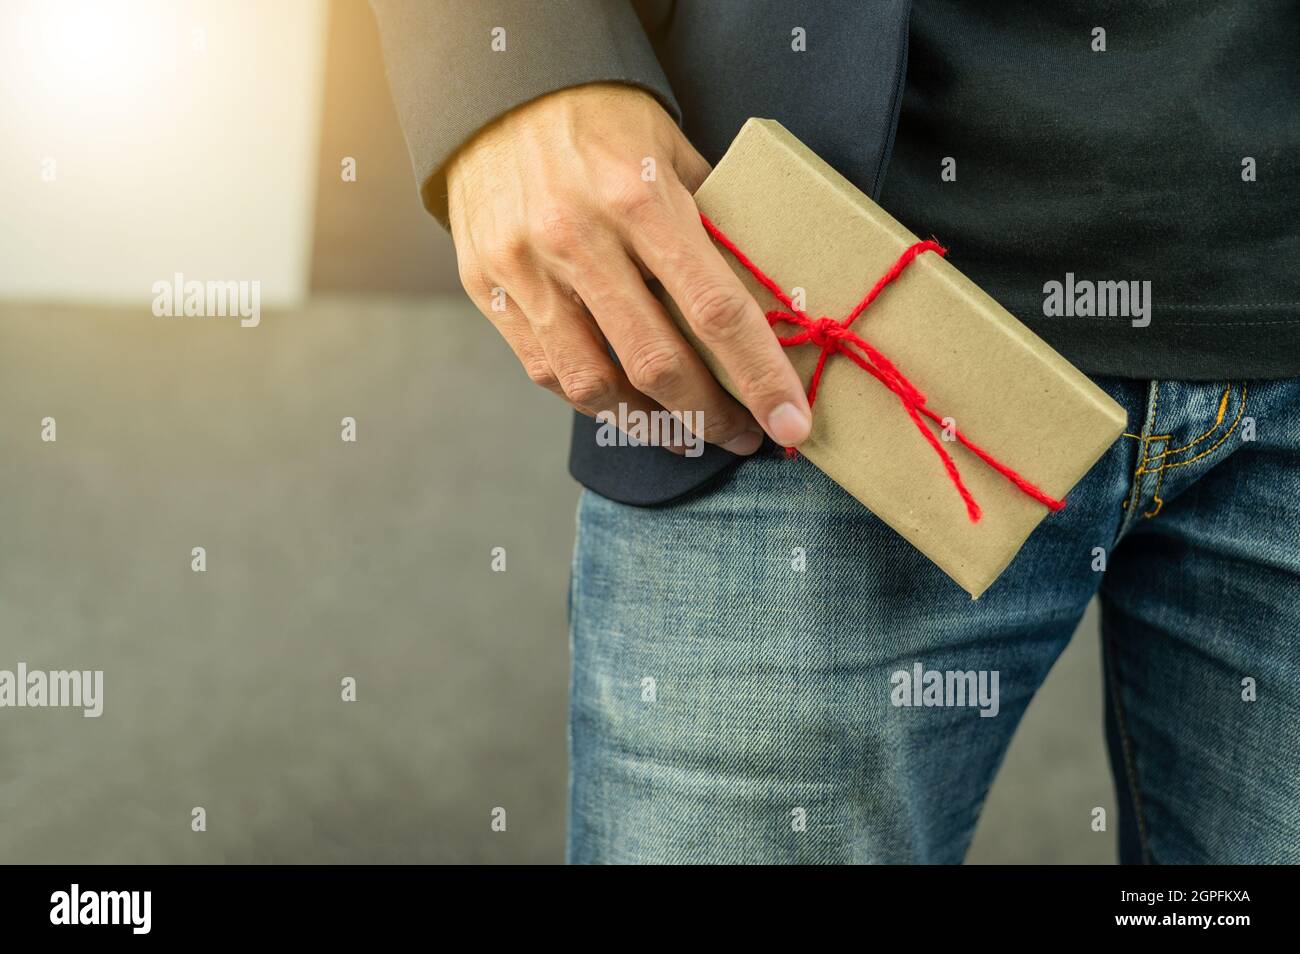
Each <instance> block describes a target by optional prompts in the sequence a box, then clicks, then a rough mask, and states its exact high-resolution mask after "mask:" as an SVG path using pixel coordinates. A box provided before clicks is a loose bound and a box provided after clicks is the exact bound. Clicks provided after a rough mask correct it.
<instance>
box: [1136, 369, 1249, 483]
mask: <svg viewBox="0 0 1300 954" xmlns="http://www.w3.org/2000/svg"><path fill="white" fill-rule="evenodd" d="M1231 394H1232V382H1231V381H1229V382H1228V386H1227V387H1226V388H1225V389H1224V391H1223V397H1222V398H1220V399H1219V413H1218V416H1217V417H1215V419H1214V426H1213V427H1211V428H1210V429H1209V430H1208V431H1206V432H1205V433H1204V434H1202V435H1201V436H1200V437H1198V438H1196V440H1194V441H1192V442H1191V443H1190V444H1184V445H1183V446H1182V447H1175V448H1173V449H1172V450H1167V451H1161V452H1160V453H1159V454H1156V456H1155V457H1152V458H1151V459H1150V460H1148V461H1147V463H1150V462H1151V461H1152V460H1159V459H1160V458H1162V457H1168V456H1169V455H1170V454H1178V453H1181V452H1182V451H1185V450H1191V449H1192V448H1193V447H1195V446H1196V445H1197V444H1199V443H1200V442H1201V441H1203V440H1205V439H1206V438H1207V437H1210V436H1211V435H1213V434H1214V432H1215V431H1217V430H1218V429H1219V425H1220V424H1222V423H1223V419H1224V417H1226V416H1227V413H1228V398H1229V397H1230V396H1231Z"/></svg>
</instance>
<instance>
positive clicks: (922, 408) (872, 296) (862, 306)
mask: <svg viewBox="0 0 1300 954" xmlns="http://www.w3.org/2000/svg"><path fill="white" fill-rule="evenodd" d="M700 221H701V222H703V223H704V227H705V229H707V230H708V233H709V234H710V235H712V236H713V238H714V239H716V240H717V241H718V243H719V244H720V245H722V247H723V248H725V249H726V250H727V251H728V252H730V253H731V254H732V255H734V256H735V257H736V261H738V262H740V264H741V265H743V266H744V268H745V270H746V271H747V272H749V274H751V275H753V276H754V278H755V279H757V280H758V282H759V284H761V285H762V286H763V287H764V288H766V289H767V290H768V291H769V292H771V293H772V296H773V297H774V298H775V299H776V300H777V301H779V302H780V303H781V304H782V305H784V306H785V308H786V310H784V311H783V310H780V309H775V310H773V311H769V312H768V313H767V322H768V324H769V325H771V326H772V330H773V331H775V330H776V325H777V324H779V323H782V322H784V323H785V324H790V325H795V326H797V327H798V328H799V329H800V330H799V331H798V332H797V333H795V334H793V335H788V336H785V337H782V336H781V335H780V334H777V336H776V340H777V341H779V342H781V345H782V347H785V348H792V347H794V346H795V345H801V344H814V345H816V346H817V347H818V348H820V349H821V354H820V355H819V356H818V358H817V367H816V368H815V369H814V370H813V375H812V379H811V380H810V381H809V383H808V406H809V407H810V408H811V407H812V406H813V402H814V401H816V400H817V388H818V386H819V385H820V384H821V379H822V372H823V371H824V370H825V369H826V359H827V358H829V357H830V356H831V355H832V354H842V355H844V356H845V357H847V358H848V359H849V360H850V361H852V362H853V363H854V364H856V365H857V366H858V367H859V368H861V369H862V370H863V371H866V372H867V373H868V374H870V375H871V376H872V377H873V378H875V379H876V380H877V381H879V382H880V383H881V384H883V385H884V386H885V387H887V388H889V390H891V391H893V392H894V394H896V395H897V396H898V400H899V402H900V403H901V404H902V405H903V410H905V411H906V412H907V415H908V417H910V418H911V419H912V422H913V423H914V424H915V425H916V428H917V430H919V431H920V432H921V434H922V436H923V437H924V438H925V439H926V441H928V442H929V444H930V446H931V447H932V448H934V452H935V453H936V454H938V455H939V460H940V461H942V462H943V467H944V470H945V471H947V473H948V479H949V480H951V481H952V484H953V486H954V487H956V488H957V493H959V494H960V495H961V499H962V500H963V501H964V502H965V504H966V514H967V516H969V517H970V521H971V523H976V522H978V521H979V519H980V507H979V504H977V503H976V502H975V498H974V497H973V496H972V495H971V492H970V490H968V489H967V487H966V484H965V483H964V482H963V481H962V479H961V472H960V471H958V470H957V464H956V462H955V461H954V460H953V459H952V456H951V455H950V454H949V453H948V452H947V451H946V450H944V449H943V445H942V444H941V443H940V442H939V438H937V437H936V436H935V435H934V432H933V431H932V430H930V428H929V427H927V426H926V425H925V422H924V421H922V420H921V418H922V417H927V418H929V419H930V420H932V421H934V422H935V423H936V424H938V425H939V426H940V427H943V426H944V419H943V416H942V415H940V414H939V413H938V412H937V411H934V410H931V409H930V408H929V407H928V406H927V405H926V403H925V395H924V394H922V393H921V392H920V391H919V390H917V388H916V387H915V385H913V384H912V382H911V381H909V380H908V379H907V376H906V375H904V374H903V372H902V371H899V370H898V368H896V367H894V364H893V362H891V361H890V360H889V359H888V358H886V357H885V356H884V355H883V354H881V353H880V352H879V351H877V350H876V349H875V348H873V347H872V346H871V345H870V344H869V343H868V342H867V341H865V340H863V339H862V338H860V337H859V336H858V335H856V334H854V333H853V331H851V330H850V326H851V325H852V324H853V322H855V321H857V320H858V318H859V317H861V315H862V313H863V312H864V311H866V310H867V308H868V307H870V305H871V303H872V302H873V301H875V300H876V296H877V295H879V294H880V293H881V292H882V291H884V290H885V288H886V287H887V286H889V285H890V284H891V283H892V282H893V281H894V280H895V279H897V278H898V276H900V275H902V274H903V272H904V271H905V270H906V269H907V266H909V265H911V264H912V262H914V261H916V259H917V257H918V256H919V255H921V254H923V253H925V252H934V253H936V254H938V255H941V256H942V255H947V254H948V250H947V249H946V248H944V247H943V246H942V245H940V244H939V243H938V242H934V241H929V240H927V241H924V242H917V243H915V244H913V245H910V246H908V247H907V249H906V250H904V252H903V254H902V255H900V256H899V257H898V260H897V261H896V262H894V264H893V265H892V266H890V268H889V271H887V272H885V274H884V275H882V276H881V277H880V280H879V281H877V282H876V284H875V285H873V286H872V288H871V290H870V291H869V292H867V293H866V295H865V296H863V298H862V300H861V301H860V302H858V303H857V305H855V306H854V308H853V310H852V311H850V312H849V313H848V314H847V315H846V316H845V317H844V318H842V319H840V320H838V321H837V320H836V319H834V318H826V317H821V318H811V317H809V316H808V315H807V314H806V313H805V312H803V311H801V310H800V309H798V308H796V307H795V306H794V302H793V301H792V300H791V299H790V296H789V295H787V294H786V293H785V292H784V291H783V290H782V289H781V286H780V285H778V284H777V283H776V282H774V281H773V280H772V279H771V278H769V277H768V276H767V274H766V273H764V271H763V270H762V269H761V268H759V267H758V266H757V265H755V264H754V263H753V262H752V261H750V259H749V256H747V255H746V254H745V253H744V252H742V251H741V250H740V249H739V248H738V247H737V246H736V243H735V242H733V241H732V240H731V239H730V238H728V237H727V235H726V233H724V232H723V231H722V229H720V228H718V227H717V226H716V225H714V224H713V222H712V221H711V220H710V219H709V217H708V216H707V215H705V214H704V213H700ZM952 432H953V435H954V436H955V437H956V438H957V440H958V441H960V442H961V443H962V444H963V445H964V446H965V447H966V448H968V449H969V450H970V451H971V452H972V453H973V454H975V455H976V456H977V457H978V458H979V459H980V460H982V461H984V463H986V464H988V465H989V466H990V467H992V468H993V469H994V470H996V471H997V472H998V473H999V474H1001V475H1002V476H1003V477H1005V478H1006V479H1007V480H1009V481H1010V482H1011V483H1012V484H1014V485H1015V486H1016V487H1017V488H1018V489H1019V490H1020V491H1021V492H1023V493H1025V494H1027V495H1028V496H1030V497H1032V498H1034V499H1035V500H1037V501H1038V502H1039V503H1041V504H1042V505H1043V506H1044V507H1046V508H1047V509H1048V510H1060V509H1061V508H1062V507H1064V506H1065V501H1064V500H1057V499H1056V498H1055V497H1051V496H1049V495H1048V494H1046V493H1044V492H1043V491H1042V490H1040V489H1039V488H1038V487H1036V486H1035V485H1034V484H1032V483H1030V482H1029V481H1028V480H1026V479H1025V478H1024V477H1022V476H1020V474H1018V473H1016V472H1015V471H1014V470H1012V469H1011V468H1010V467H1008V466H1007V465H1006V464H1004V463H1002V462H1001V461H1000V460H998V459H997V458H996V457H994V456H993V455H992V454H990V453H989V452H988V451H986V450H984V448H982V447H980V446H979V445H978V444H976V443H974V442H973V441H971V440H970V439H969V438H968V437H966V435H965V434H963V433H962V432H961V431H960V430H959V429H958V428H957V427H956V425H953V427H952ZM787 452H788V453H791V454H793V453H794V448H787Z"/></svg>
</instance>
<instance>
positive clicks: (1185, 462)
mask: <svg viewBox="0 0 1300 954" xmlns="http://www.w3.org/2000/svg"><path fill="white" fill-rule="evenodd" d="M1245 413H1246V385H1244V384H1243V385H1242V386H1241V406H1240V407H1239V408H1237V418H1236V420H1234V421H1233V422H1232V427H1230V428H1228V431H1227V433H1226V434H1224V435H1223V436H1222V437H1220V438H1219V439H1218V441H1216V442H1215V445H1214V446H1213V447H1211V448H1210V449H1209V450H1206V451H1201V452H1200V453H1199V454H1197V455H1196V456H1195V457H1193V458H1191V459H1190V460H1180V461H1178V463H1176V464H1165V465H1164V467H1162V468H1161V469H1162V470H1165V469H1168V470H1173V469H1174V468H1175V467H1186V466H1187V465H1188V464H1195V463H1196V462H1197V461H1198V460H1200V459H1201V458H1202V457H1208V456H1209V455H1210V454H1213V453H1214V452H1215V451H1216V450H1218V449H1219V447H1220V446H1222V444H1223V442H1224V441H1226V440H1227V439H1228V438H1229V437H1231V436H1232V432H1233V431H1235V430H1236V429H1237V425H1238V424H1240V423H1241V419H1242V417H1243V416H1244V415H1245Z"/></svg>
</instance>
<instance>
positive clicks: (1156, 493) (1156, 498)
mask: <svg viewBox="0 0 1300 954" xmlns="http://www.w3.org/2000/svg"><path fill="white" fill-rule="evenodd" d="M1164 485H1165V468H1164V467H1161V468H1160V469H1159V470H1158V471H1156V489H1155V490H1153V491H1151V502H1152V503H1153V504H1155V506H1154V507H1152V508H1151V509H1150V510H1148V511H1147V512H1146V513H1144V514H1142V516H1144V517H1146V518H1147V519H1148V520H1150V519H1151V518H1152V517H1154V516H1155V515H1156V514H1158V513H1159V512H1160V508H1161V507H1163V506H1164V505H1165V502H1164V501H1163V500H1162V499H1160V488H1161V487H1163V486H1164Z"/></svg>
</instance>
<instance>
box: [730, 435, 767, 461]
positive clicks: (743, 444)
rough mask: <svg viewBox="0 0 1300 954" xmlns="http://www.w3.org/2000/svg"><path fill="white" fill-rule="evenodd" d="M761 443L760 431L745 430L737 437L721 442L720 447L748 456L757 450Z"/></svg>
mask: <svg viewBox="0 0 1300 954" xmlns="http://www.w3.org/2000/svg"><path fill="white" fill-rule="evenodd" d="M762 443H763V434H762V432H761V431H745V432H744V433H742V434H741V435H740V436H739V437H733V438H732V439H731V440H729V441H727V443H725V444H723V445H722V449H723V450H724V451H729V452H730V453H732V454H739V455H740V456H741V457H748V456H749V455H750V454H752V453H754V451H756V450H758V447H759V445H760V444H762Z"/></svg>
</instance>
